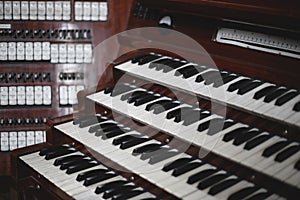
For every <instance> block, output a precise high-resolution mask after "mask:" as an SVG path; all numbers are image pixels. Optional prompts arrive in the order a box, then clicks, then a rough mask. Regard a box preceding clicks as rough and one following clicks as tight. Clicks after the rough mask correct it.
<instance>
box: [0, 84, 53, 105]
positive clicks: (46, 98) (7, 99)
mask: <svg viewBox="0 0 300 200" xmlns="http://www.w3.org/2000/svg"><path fill="white" fill-rule="evenodd" d="M51 99H52V91H51V86H38V85H36V86H3V87H0V105H1V106H7V105H10V106H16V105H20V106H24V105H47V106H49V105H51Z"/></svg>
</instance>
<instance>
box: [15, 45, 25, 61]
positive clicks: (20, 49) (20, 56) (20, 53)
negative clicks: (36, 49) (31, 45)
mask: <svg viewBox="0 0 300 200" xmlns="http://www.w3.org/2000/svg"><path fill="white" fill-rule="evenodd" d="M17 60H25V43H24V42H17Z"/></svg>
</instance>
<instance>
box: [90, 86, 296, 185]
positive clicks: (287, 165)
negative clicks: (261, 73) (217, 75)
mask: <svg viewBox="0 0 300 200" xmlns="http://www.w3.org/2000/svg"><path fill="white" fill-rule="evenodd" d="M87 98H88V99H89V100H91V101H92V102H95V103H97V104H99V105H101V106H104V107H107V108H108V109H111V110H112V111H115V112H117V113H121V114H122V115H126V116H129V117H131V118H133V119H135V120H137V121H140V122H142V123H143V124H147V125H149V126H151V127H154V128H155V129H156V130H160V131H163V132H166V133H167V134H171V135H172V136H174V137H177V138H180V139H182V140H184V141H186V142H187V143H188V144H195V145H196V146H199V147H201V148H205V149H207V150H209V151H212V152H214V153H216V154H218V155H220V156H222V157H225V158H227V159H229V160H233V161H234V162H237V163H240V164H241V165H245V166H246V167H249V168H251V169H253V170H255V171H258V172H261V173H263V174H266V175H268V176H271V177H273V178H275V179H278V180H279V181H284V182H286V183H287V184H290V185H292V186H294V187H298V188H300V181H299V180H300V173H299V165H300V144H299V143H298V142H296V141H290V140H287V139H286V138H283V137H279V136H277V135H273V134H270V133H268V132H263V131H261V130H259V129H257V128H255V127H251V126H248V125H247V124H243V123H240V122H237V121H234V120H231V119H226V118H224V117H222V116H219V115H216V114H212V113H210V112H208V111H205V110H201V109H199V108H194V107H192V106H191V105H188V104H185V103H182V102H179V101H177V100H174V99H171V98H169V97H165V96H162V95H160V94H158V93H153V92H152V91H147V90H145V89H142V88H137V87H136V86H133V85H129V84H121V85H117V86H115V87H111V88H107V89H105V90H103V91H100V92H98V93H95V94H92V95H89V96H87Z"/></svg>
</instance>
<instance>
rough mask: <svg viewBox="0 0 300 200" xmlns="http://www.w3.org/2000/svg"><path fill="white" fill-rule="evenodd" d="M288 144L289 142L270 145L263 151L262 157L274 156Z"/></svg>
mask: <svg viewBox="0 0 300 200" xmlns="http://www.w3.org/2000/svg"><path fill="white" fill-rule="evenodd" d="M289 144H290V141H280V142H276V143H275V144H272V145H271V146H269V147H267V148H266V149H265V150H264V151H263V154H262V155H263V156H264V157H270V156H272V155H274V154H275V153H277V152H279V151H280V150H281V149H283V148H285V147H286V146H287V145H289Z"/></svg>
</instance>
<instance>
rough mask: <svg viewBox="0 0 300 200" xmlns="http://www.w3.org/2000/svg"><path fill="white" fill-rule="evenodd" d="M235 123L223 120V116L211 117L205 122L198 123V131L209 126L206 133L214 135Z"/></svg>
mask: <svg viewBox="0 0 300 200" xmlns="http://www.w3.org/2000/svg"><path fill="white" fill-rule="evenodd" d="M233 124H235V122H233V121H225V119H224V118H213V119H211V120H208V121H206V122H203V123H201V124H199V126H198V129H197V130H198V131H199V132H202V131H205V130H207V129H208V128H209V130H208V132H207V134H208V135H214V134H216V133H218V132H219V131H221V130H225V129H226V128H228V127H230V126H232V125H233Z"/></svg>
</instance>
